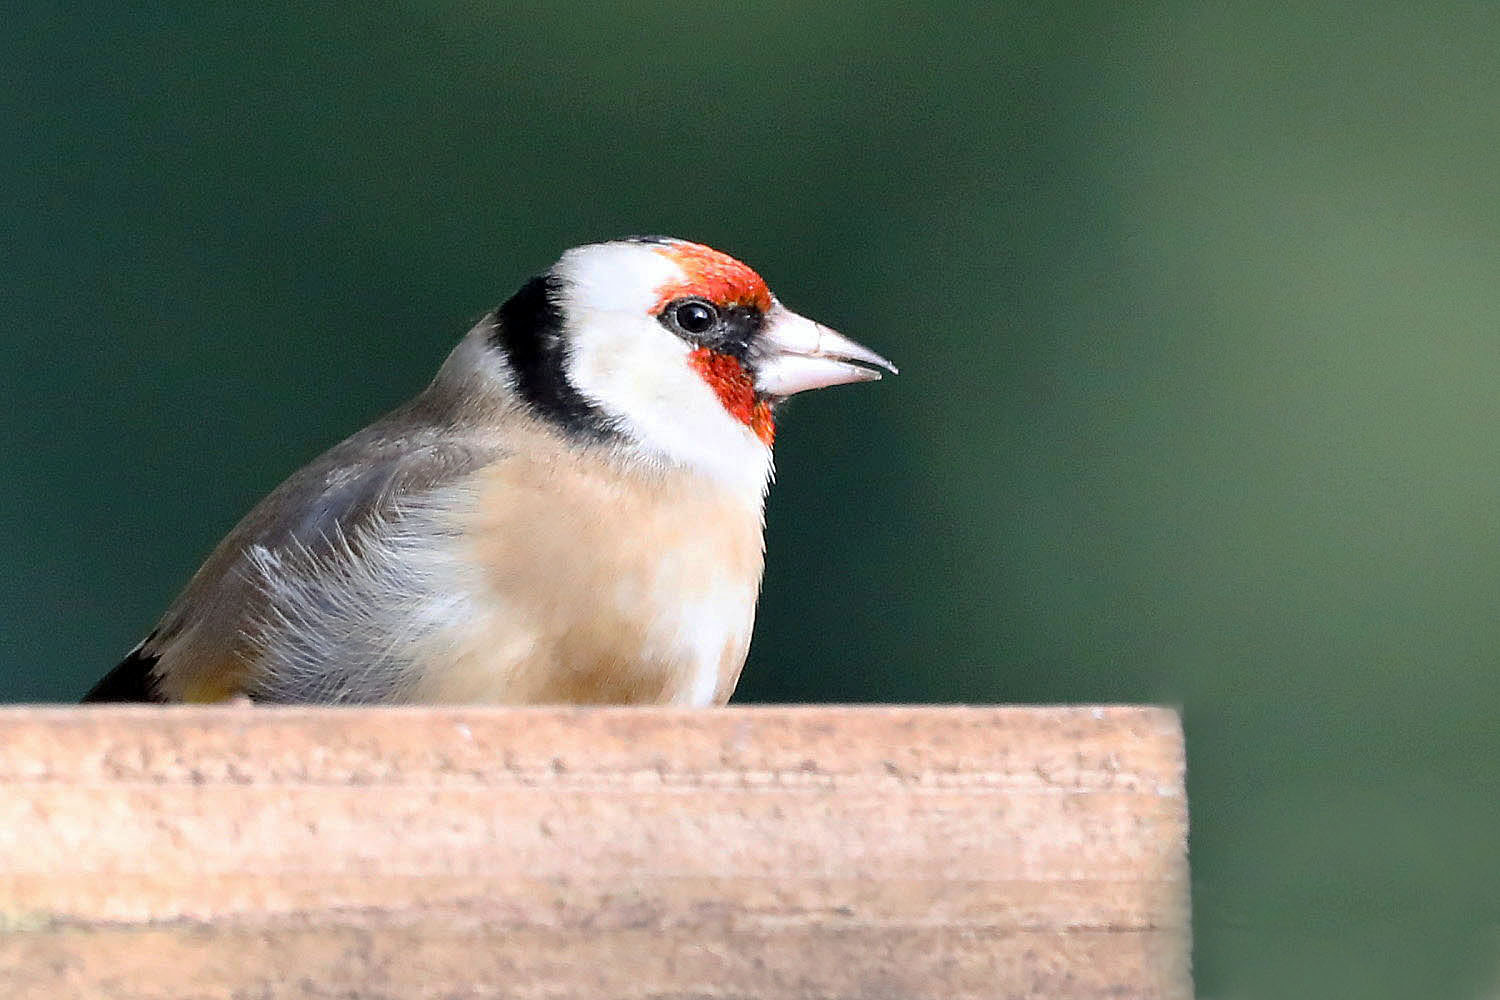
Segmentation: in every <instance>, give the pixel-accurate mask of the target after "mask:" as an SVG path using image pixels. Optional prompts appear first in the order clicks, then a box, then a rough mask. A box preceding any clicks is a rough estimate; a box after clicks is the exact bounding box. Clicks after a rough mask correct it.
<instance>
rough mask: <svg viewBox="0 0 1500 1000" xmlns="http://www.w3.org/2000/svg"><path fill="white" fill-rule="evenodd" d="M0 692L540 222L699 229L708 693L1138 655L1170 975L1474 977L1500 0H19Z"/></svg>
mask: <svg viewBox="0 0 1500 1000" xmlns="http://www.w3.org/2000/svg"><path fill="white" fill-rule="evenodd" d="M7 21H8V22H9V23H8V24H7V26H6V29H5V31H4V37H3V39H0V74H3V81H4V82H3V86H0V115H3V121H4V123H5V126H4V128H3V129H0V144H3V147H4V155H3V159H0V206H3V208H0V262H3V267H0V301H3V302H4V306H5V316H6V320H7V328H8V330H7V338H6V343H7V346H8V348H9V350H10V352H11V353H10V360H9V362H8V363H7V364H5V365H4V368H3V371H0V380H3V386H0V388H3V392H4V396H5V399H6V401H7V419H6V427H5V433H4V435H3V439H0V448H3V449H4V455H3V460H4V468H5V470H6V475H7V477H8V483H7V486H8V488H7V489H6V490H5V493H4V496H3V498H0V521H3V523H4V525H5V530H4V532H3V538H4V545H5V550H4V552H3V559H4V565H5V566H6V567H7V569H8V571H9V585H8V586H7V587H5V588H4V594H3V596H0V602H3V603H0V641H3V653H0V696H3V697H4V698H6V699H8V700H13V701H27V700H71V699H75V698H76V697H77V696H78V695H79V694H81V693H82V691H83V690H84V688H85V687H86V686H87V685H88V684H89V683H90V682H91V681H93V680H94V679H95V678H96V677H97V676H98V675H99V674H100V673H101V672H102V671H103V670H105V669H106V668H108V667H109V666H111V665H113V664H114V663H115V662H116V661H117V659H118V658H119V656H120V655H121V654H122V653H123V652H124V651H125V650H126V649H128V648H129V647H130V646H131V645H132V644H133V643H134V642H135V641H136V640H137V639H138V638H139V637H140V636H141V634H142V633H143V632H144V631H145V630H146V629H147V628H148V627H149V625H150V624H151V623H152V621H153V619H154V618H155V617H156V616H157V615H158V614H159V613H160V612H161V610H162V609H163V608H164V607H165V605H166V603H167V601H168V600H169V599H170V598H171V596H172V595H173V593H174V592H175V590H176V589H177V588H178V587H179V586H180V585H181V584H182V583H183V582H184V581H185V580H186V578H187V576H188V575H189V573H190V572H191V571H192V570H193V569H194V568H195V567H196V565H197V563H198V561H199V559H200V558H201V557H202V556H203V555H204V554H205V553H206V551H207V550H208V548H209V547H210V546H211V545H212V544H213V543H214V542H215V541H216V540H217V539H218V538H219V537H220V535H221V534H222V533H223V532H224V531H225V530H226V529H227V528H228V527H229V526H230V525H231V524H232V523H233V522H234V521H235V520H236V518H237V517H238V516H239V515H240V514H241V513H242V512H243V511H244V510H245V509H246V508H247V507H248V506H249V505H250V504H251V503H253V502H254V501H255V500H256V499H257V498H258V497H259V496H260V495H261V494H263V493H264V492H265V491H266V490H268V489H269V488H270V487H271V486H273V485H274V484H275V483H276V482H277V481H278V480H279V479H280V478H281V477H282V476H284V475H285V474H287V473H288V472H290V471H291V470H292V469H294V468H295V467H296V466H298V465H299V464H301V463H302V462H303V461H305V460H306V459H308V458H310V457H311V456H312V455H314V454H315V453H316V452H318V451H320V450H321V449H322V448H323V447H325V446H327V445H328V444H330V443H332V442H333V441H335V440H337V439H338V438H340V437H341V436H343V435H344V434H345V433H347V432H349V431H350V430H352V429H354V428H356V427H358V426H360V425H361V424H362V423H364V422H365V421H366V420H368V419H369V418H371V417H373V416H374V415H376V414H377V413H379V412H381V411H382V410H384V409H385V408H387V407H389V406H391V405H392V404H394V403H395V402H396V401H398V400H399V399H401V398H403V397H405V396H406V395H408V394H410V393H411V392H413V391H415V390H416V389H417V388H418V387H419V386H420V385H421V384H423V383H424V382H425V380H426V379H427V377H428V376H429V375H430V373H431V372H432V371H433V370H434V368H435V367H436V365H437V363H438V361H439V360H440V359H441V358H442V356H443V355H444V353H445V352H446V351H447V349H448V348H449V346H450V345H451V344H452V343H453V342H454V341H455V340H456V339H457V337H458V336H459V335H460V334H462V332H463V331H464V330H465V329H466V327H467V326H468V324H469V322H470V321H471V319H472V318H474V317H475V316H477V315H478V314H479V313H481V312H482V311H483V310H485V309H487V308H488V307H490V306H492V305H494V304H495V303H497V302H499V301H500V300H502V299H503V298H505V297H506V296H507V295H508V294H509V292H510V291H511V290H512V289H513V288H514V287H515V286H516V285H517V284H518V283H519V282H520V281H521V280H522V279H523V278H524V277H526V276H527V275H529V274H531V273H534V272H536V271H538V270H540V269H542V268H543V267H545V266H546V265H547V264H549V263H550V262H551V261H552V260H553V259H554V258H555V257H556V255H557V254H558V253H559V252H560V251H561V250H562V249H563V248H565V247H568V246H570V245H573V244H577V243H580V242H588V241H591V240H595V239H600V238H608V237H612V236H618V235H624V234H627V233H633V232H665V233H674V234H679V235H682V236H687V237H691V238H694V239H698V240H702V241H704V242H708V243H710V244H713V245H715V246H718V247H721V248H723V249H725V250H728V251H730V252H733V253H735V254H736V255H738V256H741V257H742V258H743V259H745V260H747V261H749V262H750V263H751V264H752V265H753V266H756V267H757V268H758V269H759V270H760V271H761V272H762V273H763V274H764V275H765V276H766V278H767V280H768V281H769V282H770V284H771V286H772V287H773V288H775V289H776V290H777V291H778V292H779V293H780V295H781V297H782V298H783V300H785V301H786V302H787V303H788V304H790V305H791V306H793V307H794V308H797V309H799V310H801V311H805V312H807V313H808V314H810V315H813V316H816V317H818V318H820V319H823V320H824V321H826V322H828V323H830V324H831V325H833V326H835V327H837V328H840V329H843V330H845V331H846V332H848V333H849V334H851V335H852V336H854V337H856V338H857V339H859V340H861V341H863V342H865V343H867V344H869V345H871V346H873V347H875V348H876V349H878V350H880V351H882V352H884V353H886V354H888V355H889V356H890V357H892V358H893V359H895V360H896V361H897V362H898V363H899V364H900V365H901V366H902V368H903V374H902V375H901V376H900V378H898V379H894V380H890V381H886V382H883V383H881V384H880V385H878V386H866V387H861V388H858V389H842V390H834V391H831V392H828V393H821V394H816V395H815V396H813V397H809V398H806V399H801V400H798V401H796V403H795V405H793V406H792V407H790V408H789V409H790V412H789V413H788V414H787V415H786V417H785V419H784V421H783V424H782V435H781V438H780V441H779V442H778V464H779V468H780V474H779V477H778V479H779V481H778V484H777V487H776V489H775V491H774V492H773V494H772V498H771V502H770V508H769V531H768V544H769V568H768V572H767V577H766V591H765V597H764V600H763V604H762V615H761V618H760V621H759V625H758V630H757V638H756V644H755V647H754V649H753V651H752V653H751V662H750V665H749V667H748V668H747V670H746V675H745V681H744V684H743V685H742V687H741V692H740V697H741V700H772V701H780V700H797V701H801V700H839V701H844V700H855V701H889V700H922V701H950V700H953V701H973V702H987V701H1037V702H1056V701H1114V700H1124V701H1164V702H1168V703H1175V704H1179V705H1181V706H1183V708H1184V711H1185V718H1186V725H1187V730H1188V739H1189V761H1190V767H1191V775H1190V794H1191V805H1192V815H1193V840H1192V853H1193V870H1194V914H1195V923H1196V926H1195V938H1196V970H1197V980H1198V987H1199V991H1200V994H1201V995H1202V996H1204V997H1226V998H1233V997H1319V998H1326V997H1361V998H1373V997H1423V998H1426V997H1449V996H1454V997H1480V996H1494V995H1496V992H1497V991H1500V985H1497V984H1500V836H1497V834H1500V727H1497V709H1500V671H1497V670H1496V642H1497V639H1500V622H1497V618H1496V615H1497V603H1500V602H1497V599H1500V559H1497V558H1496V557H1497V549H1500V510H1497V503H1496V500H1497V492H1500V490H1497V487H1500V433H1497V432H1500V419H1497V418H1500V413H1497V399H1496V388H1497V386H1500V181H1497V160H1500V55H1497V53H1500V11H1497V8H1495V7H1494V6H1491V5H1485V4H1474V5H1458V4H1454V5H1425V6H1423V5H1415V4H1405V3H1382V4H1373V5H1371V4H1365V5H1337V6H1321V5H1286V6H1280V5H1277V6H1271V5H1263V6H1259V7H1254V8H1250V7H1244V8H1239V9H1229V8H1221V7H1217V6H1214V7H1210V6H1208V5H1201V4H1191V3H1180V4H1144V5H1123V6H1120V7H1117V6H1116V5H1104V4H1098V5H1091V6H1090V5H1084V6H1079V5H1067V4H1056V3H1040V4H1036V3H1024V4H1023V3H1011V4H1004V5H986V6H972V5H965V4H952V5H934V4H928V5H924V6H919V7H908V6H905V5H900V6H882V5H863V6H855V5H844V4H833V3H797V4H770V5H764V6H755V5H739V4H733V5H723V6H716V5H708V6H704V5H701V4H683V3H677V2H669V3H614V4H603V5H595V6H591V7H588V8H582V7H580V8H577V9H571V8H567V7H551V8H545V9H522V8H517V7H511V6H510V5H506V4H497V3H466V4H465V3H440V2H434V3H427V4H389V3H387V4H373V5H361V6H360V7H359V8H358V9H357V10H352V11H337V12H335V9H334V8H329V9H327V10H324V11H317V10H313V9H310V8H309V9H304V8H302V7H300V6H296V7H294V6H290V5H288V6H275V5H272V6H264V7H260V8H258V9H256V10H244V9H241V8H240V7H239V6H238V5H218V4H203V3H183V2H179V3H174V4H159V5H157V6H156V7H154V8H153V9H149V10H148V9H138V10H135V11H127V10H125V9H123V7H119V8H116V7H109V6H107V5H92V6H90V5H68V6H64V5H59V4H50V3H33V4H28V5H25V6H24V7H22V8H18V9H16V10H13V11H11V12H9V13H8V14H7Z"/></svg>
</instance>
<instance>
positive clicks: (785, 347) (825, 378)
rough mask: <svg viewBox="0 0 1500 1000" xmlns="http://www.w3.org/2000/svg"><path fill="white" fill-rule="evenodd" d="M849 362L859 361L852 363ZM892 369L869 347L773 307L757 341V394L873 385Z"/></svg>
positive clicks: (779, 306) (894, 368)
mask: <svg viewBox="0 0 1500 1000" xmlns="http://www.w3.org/2000/svg"><path fill="white" fill-rule="evenodd" d="M851 362H859V364H852V363H851ZM876 368H884V369H885V370H886V371H888V372H890V373H891V374H892V375H895V374H897V371H896V366H895V365H893V364H891V363H890V362H889V361H887V360H886V359H885V358H882V357H881V356H880V355H878V354H876V353H875V352H874V351H872V350H870V349H869V348H868V347H864V346H862V345H860V344H856V343H855V342H854V341H852V340H850V339H849V338H848V337H845V336H843V335H842V334H839V333H835V332H834V331H832V330H830V329H828V327H826V326H823V325H822V324H821V323H814V322H813V321H812V320H810V319H807V318H806V317H804V316H798V315H797V314H796V313H794V312H792V311H791V310H789V309H787V308H786V307H784V306H782V305H781V304H780V303H777V304H776V305H775V306H773V307H772V309H771V311H770V312H769V313H767V314H766V325H765V326H764V327H762V328H761V331H760V334H759V336H758V337H757V358H756V366H755V388H756V391H758V392H760V393H763V394H764V395H767V396H781V397H785V396H791V395H793V394H795V393H799V392H806V391H807V390H808V389H823V388H826V387H827V386H830V385H843V384H844V383H846V382H873V381H875V380H876V379H878V378H880V372H878V371H876V370H875V369H876Z"/></svg>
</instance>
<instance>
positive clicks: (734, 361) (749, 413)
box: [688, 347, 776, 447]
mask: <svg viewBox="0 0 1500 1000" xmlns="http://www.w3.org/2000/svg"><path fill="white" fill-rule="evenodd" d="M688 358H689V360H690V362H691V363H692V366H693V368H694V369H695V370H696V371H697V372H698V374H699V375H700V376H702V378H703V381H705V382H707V383H708V387H709V388H710V389H712V390H713V391H714V395H716V396H718V397H719V402H720V403H722V404H724V409H726V410H728V411H729V415H730V416H732V417H733V418H734V419H736V420H738V421H739V422H740V423H742V424H744V425H745V426H746V427H748V428H750V430H752V431H753V432H755V436H756V437H758V438H760V439H761V441H762V442H764V443H765V444H766V445H767V446H768V447H769V446H770V444H771V442H772V441H774V440H775V439H776V420H775V418H774V417H773V415H772V413H771V404H770V403H768V402H767V401H766V400H764V399H757V398H756V396H755V380H754V379H753V378H752V377H751V375H750V373H749V372H747V371H746V370H745V366H744V365H743V364H741V363H740V361H739V359H738V358H735V357H731V356H730V355H728V354H721V353H719V352H718V351H715V350H712V349H710V348H707V347H699V348H697V349H696V350H694V351H693V353H692V354H690V355H688Z"/></svg>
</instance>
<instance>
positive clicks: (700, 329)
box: [672, 299, 719, 334]
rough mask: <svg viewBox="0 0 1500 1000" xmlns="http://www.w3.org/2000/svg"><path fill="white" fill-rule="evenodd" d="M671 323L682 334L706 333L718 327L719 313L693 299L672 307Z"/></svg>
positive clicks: (705, 303)
mask: <svg viewBox="0 0 1500 1000" xmlns="http://www.w3.org/2000/svg"><path fill="white" fill-rule="evenodd" d="M672 321H673V322H675V323H676V324H677V328H678V329H680V330H681V331H682V332H683V333H693V334H698V333H707V332H708V331H710V330H712V329H713V328H714V327H716V326H718V325H719V311H718V310H717V309H715V308H714V307H713V306H711V305H709V304H708V303H707V302H699V301H698V300H697V299H693V300H691V301H688V302H679V303H677V305H675V306H673V307H672Z"/></svg>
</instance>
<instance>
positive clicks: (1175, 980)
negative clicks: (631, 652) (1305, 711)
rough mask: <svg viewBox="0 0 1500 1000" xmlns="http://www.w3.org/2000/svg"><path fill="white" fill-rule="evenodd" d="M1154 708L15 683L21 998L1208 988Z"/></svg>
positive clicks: (1164, 727) (0, 714)
mask: <svg viewBox="0 0 1500 1000" xmlns="http://www.w3.org/2000/svg"><path fill="white" fill-rule="evenodd" d="M1186 829H1187V809H1186V802H1185V799H1184V794H1183V756H1182V741H1181V733H1180V729H1179V726H1178V722H1177V718H1176V716H1175V715H1174V714H1173V713H1172V712H1170V711H1167V710H1162V709H1152V708H1124V707H1122V708H960V707H952V708H854V707H806V708H769V707H768V708H730V709H722V710H712V711H686V710H659V709H644V710H643V709H594V710H583V709H519V710H504V709H437V710H434V709H416V708H412V709H374V710H367V709H359V710H336V709H334V710H330V709H245V708H143V707H135V706H131V707H109V708H91V709H47V708H40V709H12V710H8V711H0V996H5V997H24V998H31V997H37V998H41V997H47V998H55V997H88V998H122V1000H123V998H130V1000H138V998H139V1000H144V998H161V1000H183V998H200V997H201V998H210V997H213V998H219V997H243V998H255V1000H282V998H313V997H318V998H325V997H347V998H354V997H358V998H381V1000H384V998H391V1000H397V998H399V1000H413V998H431V1000H438V998H459V997H494V998H502V997H503V998H526V1000H531V998H536V1000H541V998H547V1000H562V998H568V1000H571V998H578V1000H584V998H587V1000H598V998H628V1000H648V998H650V1000H668V998H674V1000H686V998H700V1000H710V998H712V1000H726V998H750V997H757V998H793V997H795V998H847V1000H855V998H860V1000H877V998H879V1000H887V998H890V1000H894V998H927V997H931V998H935V1000H936V998H941V1000H965V998H979V997H1080V998H1086V997H1147V998H1155V997H1162V998H1179V997H1186V996H1189V995H1190V993H1191V987H1190V983H1189V974H1188V958H1187V956H1188V917H1187V859H1186Z"/></svg>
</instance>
